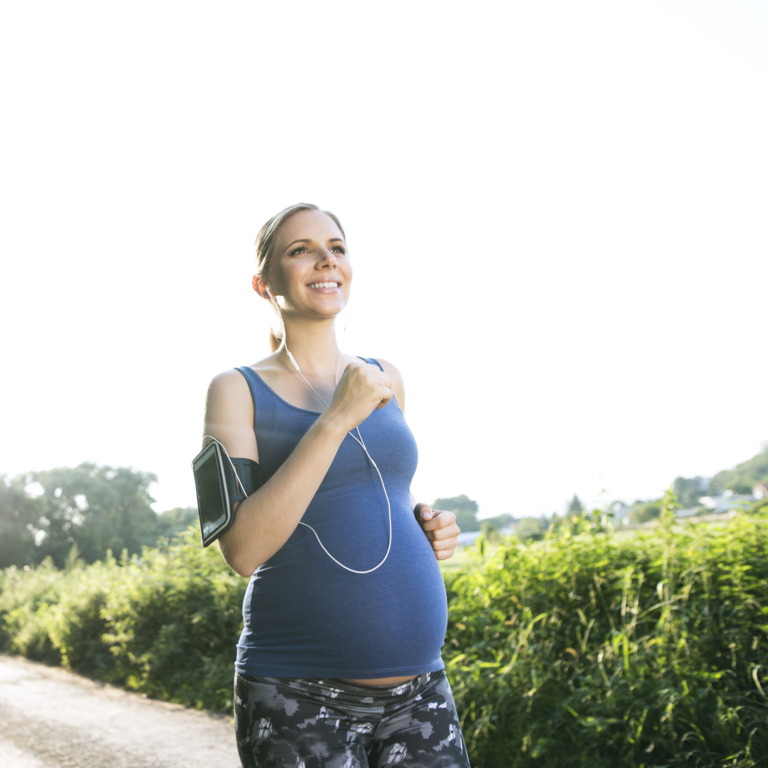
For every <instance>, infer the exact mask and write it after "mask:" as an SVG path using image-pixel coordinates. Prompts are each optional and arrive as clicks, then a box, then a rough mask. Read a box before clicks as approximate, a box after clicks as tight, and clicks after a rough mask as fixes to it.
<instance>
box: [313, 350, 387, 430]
mask: <svg viewBox="0 0 768 768" xmlns="http://www.w3.org/2000/svg"><path fill="white" fill-rule="evenodd" d="M391 399H392V380H391V379H390V377H389V375H388V374H387V373H385V372H384V371H382V370H381V369H380V368H379V367H378V366H375V365H370V364H369V363H366V362H363V361H362V360H356V361H354V362H352V363H350V364H349V365H348V366H347V367H346V368H345V369H344V373H343V374H342V376H341V379H339V383H338V385H337V386H336V391H335V392H334V394H333V400H331V404H330V406H329V407H328V411H327V413H328V414H329V416H330V415H333V414H335V415H338V416H339V417H340V418H341V419H342V420H343V422H344V424H345V427H346V431H349V430H351V429H354V428H355V427H356V426H358V424H360V423H361V422H363V421H365V419H367V418H368V416H370V415H371V413H372V412H373V411H374V410H375V409H377V408H383V407H384V406H385V405H386V404H387V403H388V402H389V401H390V400H391Z"/></svg>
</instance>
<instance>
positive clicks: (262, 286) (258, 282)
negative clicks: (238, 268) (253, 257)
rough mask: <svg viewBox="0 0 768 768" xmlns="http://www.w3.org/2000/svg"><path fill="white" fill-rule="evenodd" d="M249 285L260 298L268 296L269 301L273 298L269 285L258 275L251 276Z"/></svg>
mask: <svg viewBox="0 0 768 768" xmlns="http://www.w3.org/2000/svg"><path fill="white" fill-rule="evenodd" d="M251 286H252V287H253V290H254V291H256V293H258V294H259V296H261V298H262V299H266V298H269V299H270V301H274V300H275V297H274V296H273V295H272V292H271V291H270V290H269V286H268V285H267V284H266V282H264V280H263V279H262V278H261V277H259V276H258V275H254V276H253V278H252V280H251Z"/></svg>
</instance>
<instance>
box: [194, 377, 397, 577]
mask: <svg viewBox="0 0 768 768" xmlns="http://www.w3.org/2000/svg"><path fill="white" fill-rule="evenodd" d="M391 396H392V391H391V388H390V382H389V377H388V376H387V375H386V374H384V373H382V372H381V371H379V370H378V369H377V368H374V366H370V365H367V364H364V363H360V364H352V365H350V366H348V367H347V369H346V370H345V372H344V374H343V375H342V377H341V380H340V381H339V384H338V386H337V388H336V392H335V394H334V397H333V400H332V401H331V403H330V405H329V407H328V409H327V410H326V411H325V412H324V413H323V414H321V415H320V416H319V417H318V419H317V421H316V422H315V423H314V424H313V425H312V426H311V427H310V428H309V430H308V431H307V433H306V434H305V435H304V436H303V437H302V438H301V440H300V441H299V443H298V445H297V446H296V448H295V449H294V450H293V452H292V453H291V455H290V456H289V457H288V459H287V460H286V461H285V462H284V463H283V464H282V466H281V467H280V468H279V469H278V470H277V471H276V472H275V474H274V475H273V476H272V477H270V479H269V480H268V481H267V482H266V483H265V484H264V485H263V486H262V487H261V488H259V489H258V490H257V491H255V492H254V493H252V494H251V495H250V496H249V497H248V498H247V499H245V500H244V501H243V502H242V503H241V504H240V505H239V506H238V508H237V514H236V515H235V521H234V523H233V524H232V526H231V527H230V529H229V530H228V531H227V532H226V533H225V534H224V535H223V536H222V537H221V538H220V539H219V547H220V549H221V552H222V554H223V556H224V559H225V560H226V561H227V563H228V564H229V566H230V567H231V568H232V569H233V570H234V571H236V572H237V573H239V574H241V575H242V576H250V575H251V574H252V573H253V572H254V571H255V570H256V569H257V568H258V567H259V566H260V565H261V564H262V563H264V562H266V561H267V560H268V559H269V558H270V557H272V555H274V554H275V552H277V551H278V550H279V549H280V547H282V546H283V544H285V542H286V541H287V540H288V538H289V537H290V535H291V534H292V533H293V531H294V530H295V529H296V526H297V525H298V524H299V521H300V520H301V518H302V516H303V515H304V512H306V510H307V507H308V506H309V504H310V502H311V501H312V498H313V496H314V495H315V493H316V491H317V489H318V488H319V487H320V483H321V482H322V481H323V478H324V477H325V474H326V472H327V471H328V468H329V467H330V466H331V463H332V462H333V459H334V457H335V456H336V452H337V451H338V449H339V446H340V445H341V442H342V440H343V439H344V437H345V436H346V434H347V432H348V431H349V430H350V429H352V428H354V427H355V426H357V424H359V423H360V422H361V421H363V420H364V419H365V418H366V417H367V416H368V415H369V414H370V413H371V412H372V411H373V410H374V408H377V407H382V406H383V405H386V403H387V402H389V400H390V398H391ZM205 434H207V435H211V436H212V437H215V438H217V439H218V440H220V441H221V442H222V444H223V445H224V447H225V448H226V450H227V452H228V453H229V455H230V456H233V457H238V458H245V459H253V460H254V461H258V446H257V444H256V436H255V434H254V431H253V401H252V400H251V396H250V391H249V389H248V385H247V383H246V381H245V379H244V378H243V376H242V375H241V374H240V373H238V372H237V371H228V372H226V373H223V374H221V375H220V376H217V377H216V378H215V379H214V380H213V381H212V382H211V386H210V388H209V390H208V397H207V401H206V412H205Z"/></svg>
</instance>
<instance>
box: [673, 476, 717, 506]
mask: <svg viewBox="0 0 768 768" xmlns="http://www.w3.org/2000/svg"><path fill="white" fill-rule="evenodd" d="M672 489H673V490H674V492H675V495H676V496H677V499H678V501H679V502H680V505H681V506H682V507H683V509H692V508H693V507H698V506H699V498H700V497H701V496H705V495H706V494H707V492H708V490H709V482H708V481H707V480H706V479H705V478H703V477H692V478H686V477H677V478H675V481H674V483H672Z"/></svg>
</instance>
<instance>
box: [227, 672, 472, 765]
mask: <svg viewBox="0 0 768 768" xmlns="http://www.w3.org/2000/svg"><path fill="white" fill-rule="evenodd" d="M235 731H236V735H237V749H238V752H239V753H240V761H241V763H242V766H243V768H289V767H290V768H383V766H398V768H427V767H430V768H469V760H468V759H467V752H466V749H465V747H464V740H463V738H462V736H461V730H460V728H459V721H458V717H457V715H456V706H455V705H454V703H453V694H452V693H451V687H450V685H449V684H448V679H447V678H446V676H445V673H444V672H430V673H427V674H424V675H419V677H416V678H414V679H413V680H410V681H409V682H407V683H404V684H402V685H395V686H387V687H369V686H363V685H353V684H351V683H345V682H342V681H341V680H304V679H283V678H276V677H258V678H254V677H245V676H242V675H239V674H236V675H235Z"/></svg>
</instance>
